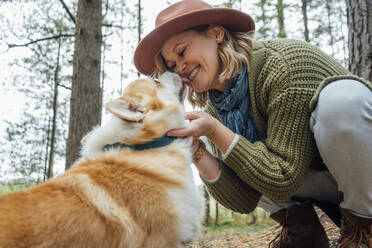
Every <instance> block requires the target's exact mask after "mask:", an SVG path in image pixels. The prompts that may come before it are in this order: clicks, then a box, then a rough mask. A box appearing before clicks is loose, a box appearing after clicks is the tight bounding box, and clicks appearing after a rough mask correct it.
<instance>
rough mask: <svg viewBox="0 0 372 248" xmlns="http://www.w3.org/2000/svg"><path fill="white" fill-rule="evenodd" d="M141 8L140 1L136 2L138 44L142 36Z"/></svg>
mask: <svg viewBox="0 0 372 248" xmlns="http://www.w3.org/2000/svg"><path fill="white" fill-rule="evenodd" d="M141 12H142V7H141V0H138V30H137V31H138V42H140V41H141V35H142V15H141ZM140 75H141V74H140V73H139V72H137V76H138V77H140Z"/></svg>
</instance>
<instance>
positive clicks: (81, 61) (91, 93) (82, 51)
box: [66, 0, 102, 169]
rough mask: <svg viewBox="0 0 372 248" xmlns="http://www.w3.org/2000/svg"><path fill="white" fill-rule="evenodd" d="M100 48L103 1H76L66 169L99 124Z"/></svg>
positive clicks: (100, 97)
mask: <svg viewBox="0 0 372 248" xmlns="http://www.w3.org/2000/svg"><path fill="white" fill-rule="evenodd" d="M101 45H102V1H101V0H79V1H78V11H77V18H76V31H75V50H74V58H73V61H74V62H73V63H74V65H73V78H72V92H71V102H70V105H71V106H70V122H69V132H68V140H67V148H66V169H67V168H69V167H70V165H71V164H72V163H73V162H74V161H75V160H76V159H77V158H78V157H79V152H80V140H81V138H82V137H83V136H84V135H85V134H86V133H87V132H88V131H90V130H91V129H92V127H94V126H96V125H99V124H100V122H101V109H102V91H101V86H100V67H101Z"/></svg>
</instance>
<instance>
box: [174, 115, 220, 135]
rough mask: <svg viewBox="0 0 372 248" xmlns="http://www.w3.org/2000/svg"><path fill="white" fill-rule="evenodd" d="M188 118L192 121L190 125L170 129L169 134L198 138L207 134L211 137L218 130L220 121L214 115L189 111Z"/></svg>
mask: <svg viewBox="0 0 372 248" xmlns="http://www.w3.org/2000/svg"><path fill="white" fill-rule="evenodd" d="M186 119H187V120H189V121H190V124H189V125H188V126H186V127H182V128H176V129H172V130H169V131H168V133H167V135H168V136H178V137H186V136H193V137H196V138H199V137H200V136H206V137H208V138H210V137H212V136H213V135H214V133H215V132H216V128H217V125H218V123H219V122H218V120H217V119H216V118H214V117H213V116H211V115H209V114H208V113H205V112H200V111H193V112H187V113H186Z"/></svg>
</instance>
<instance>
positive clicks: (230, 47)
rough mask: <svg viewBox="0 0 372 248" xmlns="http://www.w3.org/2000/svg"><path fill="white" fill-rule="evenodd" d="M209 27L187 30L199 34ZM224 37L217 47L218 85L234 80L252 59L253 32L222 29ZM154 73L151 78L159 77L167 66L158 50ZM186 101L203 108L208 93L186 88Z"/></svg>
mask: <svg viewBox="0 0 372 248" xmlns="http://www.w3.org/2000/svg"><path fill="white" fill-rule="evenodd" d="M208 28H209V25H204V26H199V27H194V28H191V29H189V30H195V31H197V32H200V33H205V31H206V30H207V29H208ZM223 29H224V32H225V35H224V39H223V41H222V42H221V44H220V45H219V46H218V56H219V58H220V61H221V68H222V71H221V73H220V75H219V76H218V81H219V83H224V82H226V81H227V80H229V79H231V78H234V77H236V76H237V75H238V73H239V72H240V68H241V65H242V64H246V65H247V70H248V71H249V68H250V61H251V59H252V50H253V49H252V47H253V36H254V31H249V32H229V31H228V30H227V29H226V28H223ZM154 60H155V66H156V69H155V72H154V73H153V76H159V75H161V74H162V73H163V72H165V71H166V70H168V68H167V65H166V64H165V63H164V58H163V56H162V55H161V52H160V50H159V51H158V52H157V54H156V55H155V58H154ZM188 90H189V91H188V96H187V98H188V100H189V102H190V103H191V105H192V106H193V107H196V106H197V107H204V106H205V105H206V103H207V100H208V92H201V93H198V92H196V91H195V90H193V89H192V88H188Z"/></svg>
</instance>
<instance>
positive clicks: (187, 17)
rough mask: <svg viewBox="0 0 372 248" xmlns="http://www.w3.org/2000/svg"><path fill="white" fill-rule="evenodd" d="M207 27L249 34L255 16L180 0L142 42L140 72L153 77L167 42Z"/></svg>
mask: <svg viewBox="0 0 372 248" xmlns="http://www.w3.org/2000/svg"><path fill="white" fill-rule="evenodd" d="M207 24H218V25H221V26H224V27H225V28H227V29H228V30H229V31H233V32H235V31H238V32H248V31H251V30H254V28H255V26H254V21H253V19H252V17H251V16H249V15H248V14H246V13H244V12H242V11H239V10H236V9H231V8H213V7H212V6H210V5H209V4H207V3H205V2H203V1H199V0H183V1H179V2H177V3H175V4H173V5H171V6H169V7H168V8H166V9H164V10H163V11H161V12H160V13H159V14H158V16H157V17H156V21H155V29H154V30H152V31H151V32H150V33H149V34H148V35H146V36H145V37H144V38H143V39H142V40H141V41H140V42H139V44H138V46H137V48H136V51H135V53H134V64H135V66H136V68H137V70H138V71H139V72H141V73H142V74H144V75H151V74H153V72H154V71H155V62H154V57H155V55H156V53H157V52H158V51H159V49H160V48H161V47H162V46H163V44H164V42H165V41H166V40H167V39H169V38H170V37H172V36H173V35H175V34H178V33H180V32H182V31H185V30H187V29H189V28H192V27H197V26H201V25H207Z"/></svg>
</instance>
